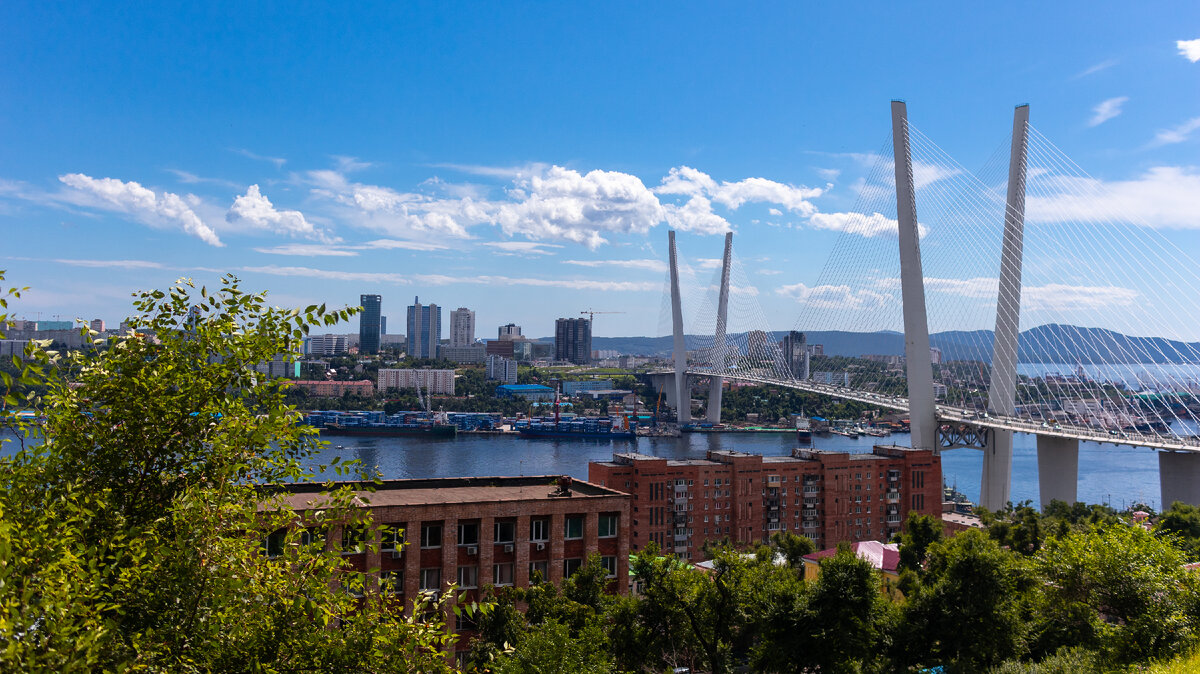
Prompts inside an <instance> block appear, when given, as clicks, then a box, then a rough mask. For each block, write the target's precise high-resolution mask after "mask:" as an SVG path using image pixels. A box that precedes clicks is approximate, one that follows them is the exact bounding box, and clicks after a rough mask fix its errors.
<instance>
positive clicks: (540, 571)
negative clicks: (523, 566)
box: [529, 561, 550, 585]
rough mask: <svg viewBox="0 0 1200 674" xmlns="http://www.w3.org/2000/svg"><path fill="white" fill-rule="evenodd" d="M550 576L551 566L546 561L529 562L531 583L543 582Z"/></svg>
mask: <svg viewBox="0 0 1200 674" xmlns="http://www.w3.org/2000/svg"><path fill="white" fill-rule="evenodd" d="M549 578H550V566H549V564H548V563H547V562H545V561H540V562H530V563H529V584H530V585H533V584H536V583H541V582H543V581H545V580H547V579H549Z"/></svg>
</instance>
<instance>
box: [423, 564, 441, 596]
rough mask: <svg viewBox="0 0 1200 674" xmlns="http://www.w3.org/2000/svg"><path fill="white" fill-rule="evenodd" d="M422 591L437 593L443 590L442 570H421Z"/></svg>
mask: <svg viewBox="0 0 1200 674" xmlns="http://www.w3.org/2000/svg"><path fill="white" fill-rule="evenodd" d="M421 589H422V590H425V591H429V592H437V591H439V590H441V589H442V570H441V568H434V569H421Z"/></svg>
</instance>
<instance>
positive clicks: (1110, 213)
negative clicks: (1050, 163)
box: [1025, 166, 1200, 229]
mask: <svg viewBox="0 0 1200 674" xmlns="http://www.w3.org/2000/svg"><path fill="white" fill-rule="evenodd" d="M1030 186H1031V188H1032V189H1031V190H1030V195H1029V196H1028V197H1026V200H1025V217H1026V219H1027V220H1028V221H1030V222H1041V223H1061V222H1078V221H1113V220H1118V221H1125V222H1135V223H1141V222H1145V223H1146V224H1148V225H1150V226H1151V227H1168V228H1185V229H1195V228H1200V209H1198V208H1196V195H1197V194H1200V173H1198V172H1196V170H1195V169H1185V168H1180V167H1177V166H1159V167H1155V168H1151V169H1150V170H1148V171H1147V172H1146V173H1144V174H1142V175H1141V176H1140V177H1137V178H1134V179H1132V180H1118V181H1102V180H1097V179H1095V178H1075V177H1071V178H1065V177H1054V176H1045V177H1043V178H1042V179H1040V180H1039V181H1034V182H1031V183H1030Z"/></svg>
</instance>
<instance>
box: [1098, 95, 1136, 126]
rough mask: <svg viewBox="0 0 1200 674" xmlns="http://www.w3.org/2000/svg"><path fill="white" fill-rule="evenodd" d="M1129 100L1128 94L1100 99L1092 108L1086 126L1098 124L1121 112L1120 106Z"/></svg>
mask: <svg viewBox="0 0 1200 674" xmlns="http://www.w3.org/2000/svg"><path fill="white" fill-rule="evenodd" d="M1128 100H1129V97H1128V96H1117V97H1116V98H1110V99H1108V100H1105V101H1101V102H1100V103H1099V104H1098V105H1096V107H1094V108H1092V118H1091V119H1089V120H1088V126H1100V125H1101V124H1103V123H1105V122H1107V121H1108V120H1110V119H1112V118H1113V117H1116V116H1117V115H1119V114H1121V112H1122V110H1121V106H1122V105H1125V102H1126V101H1128Z"/></svg>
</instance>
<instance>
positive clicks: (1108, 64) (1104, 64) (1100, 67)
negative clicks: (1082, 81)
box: [1071, 59, 1117, 80]
mask: <svg viewBox="0 0 1200 674" xmlns="http://www.w3.org/2000/svg"><path fill="white" fill-rule="evenodd" d="M1115 65H1117V59H1108V60H1107V61H1101V62H1100V63H1097V64H1096V65H1094V66H1092V67H1090V68H1087V69H1086V70H1083V71H1082V72H1080V73H1079V74H1077V75H1075V77H1073V78H1071V79H1076V80H1077V79H1079V78H1081V77H1087V76H1088V75H1095V74H1096V73H1098V72H1100V71H1102V70H1108V69H1109V68H1111V67H1113V66H1115Z"/></svg>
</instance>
